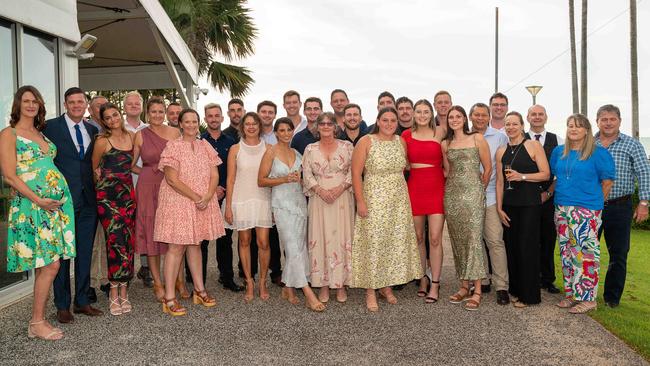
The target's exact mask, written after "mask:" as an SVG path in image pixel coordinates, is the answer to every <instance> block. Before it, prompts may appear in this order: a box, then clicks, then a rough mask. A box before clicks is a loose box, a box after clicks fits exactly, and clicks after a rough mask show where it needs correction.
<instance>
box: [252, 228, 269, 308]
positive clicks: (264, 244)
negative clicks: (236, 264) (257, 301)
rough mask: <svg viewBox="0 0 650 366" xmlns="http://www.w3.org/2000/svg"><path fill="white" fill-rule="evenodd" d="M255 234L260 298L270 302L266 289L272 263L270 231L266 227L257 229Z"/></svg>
mask: <svg viewBox="0 0 650 366" xmlns="http://www.w3.org/2000/svg"><path fill="white" fill-rule="evenodd" d="M255 234H257V235H256V236H257V250H258V253H259V254H258V256H259V259H260V298H261V299H262V300H268V298H269V290H268V289H267V288H266V275H267V273H268V271H269V263H270V262H271V247H270V246H269V229H268V228H264V227H256V228H255Z"/></svg>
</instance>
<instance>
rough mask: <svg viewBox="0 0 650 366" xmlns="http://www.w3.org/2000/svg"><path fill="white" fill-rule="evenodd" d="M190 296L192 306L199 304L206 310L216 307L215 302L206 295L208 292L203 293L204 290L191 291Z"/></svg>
mask: <svg viewBox="0 0 650 366" xmlns="http://www.w3.org/2000/svg"><path fill="white" fill-rule="evenodd" d="M192 295H193V296H192V302H193V303H194V305H198V304H201V305H203V306H205V307H206V308H211V307H213V306H215V305H217V300H216V299H215V298H214V297H212V296H210V295H208V292H207V291H205V289H204V290H203V291H196V290H194V291H192Z"/></svg>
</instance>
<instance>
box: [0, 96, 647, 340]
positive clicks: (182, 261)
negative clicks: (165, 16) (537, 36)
mask: <svg viewBox="0 0 650 366" xmlns="http://www.w3.org/2000/svg"><path fill="white" fill-rule="evenodd" d="M330 97H331V102H330V105H331V107H332V109H333V112H323V103H322V101H321V99H319V98H316V97H310V98H307V99H305V100H304V104H303V102H302V100H301V98H300V95H299V93H297V92H296V91H293V90H291V91H288V92H286V93H285V94H284V96H283V107H284V109H285V110H286V113H287V116H286V117H281V118H277V119H276V116H277V113H278V110H277V106H276V105H275V104H274V103H273V102H271V101H263V102H261V103H259V104H258V106H257V110H256V112H246V110H245V108H244V103H243V101H242V100H240V99H232V100H230V101H229V103H228V105H227V110H226V114H227V115H228V117H229V119H230V126H229V127H228V128H226V129H223V130H222V128H221V125H222V123H223V122H224V111H223V110H222V107H221V106H220V105H218V104H215V103H210V104H208V105H206V106H205V108H204V112H205V113H204V122H205V127H206V129H205V132H204V133H202V134H201V133H200V126H201V119H200V116H199V114H198V113H197V112H196V111H195V110H192V109H189V108H186V109H183V108H181V107H180V106H179V105H178V104H175V103H173V104H171V105H169V106H166V104H165V101H164V100H163V99H161V98H157V97H153V98H151V99H149V100H147V101H146V114H145V115H146V123H145V121H141V120H140V114H141V113H142V110H143V103H144V101H143V100H142V97H141V96H140V95H139V94H138V93H135V92H133V93H129V94H127V96H126V97H125V99H124V101H123V108H124V111H122V110H121V108H120V107H119V106H117V105H114V104H112V103H109V102H108V101H107V100H106V99H105V98H103V97H99V96H97V97H94V98H93V99H92V100H91V101H90V103H88V101H87V99H86V95H85V93H84V92H83V90H81V89H79V88H76V87H75V88H70V89H68V90H67V91H66V93H65V96H64V98H65V107H66V112H65V113H64V114H63V115H61V116H60V117H58V118H55V119H51V120H48V121H45V107H44V101H43V98H42V97H41V95H40V93H39V92H38V90H36V88H34V87H32V86H23V87H21V88H19V89H18V91H17V92H16V94H15V96H14V102H13V106H12V111H11V116H10V123H9V124H10V126H9V127H7V128H6V129H4V130H3V131H2V132H1V133H0V146H1V151H0V167H1V168H2V174H3V175H4V177H5V180H6V181H7V183H8V184H9V185H10V186H11V187H12V188H13V189H14V191H15V196H14V198H13V200H12V201H11V211H10V218H9V232H8V256H7V257H8V270H9V271H11V272H21V271H27V270H31V269H34V270H35V274H36V280H35V284H34V303H33V308H32V309H33V310H32V318H31V320H30V323H29V328H28V335H29V336H30V337H39V338H42V339H47V340H56V339H60V338H62V337H63V331H62V330H61V329H60V328H57V327H54V326H53V325H52V324H50V323H49V322H48V321H47V320H45V306H46V301H47V297H48V294H49V289H50V286H52V284H54V303H55V305H56V307H57V319H58V321H59V322H60V323H69V322H71V321H73V320H74V317H73V315H72V313H71V312H70V306H71V303H72V294H71V290H70V283H69V279H70V261H69V260H70V259H71V258H75V261H74V265H75V294H74V304H72V305H73V312H74V313H81V314H85V315H89V316H97V315H101V314H102V313H103V312H102V311H101V310H99V309H96V308H94V307H93V306H91V303H92V302H93V298H92V297H93V296H92V295H93V294H94V290H93V291H91V290H90V289H91V286H90V277H91V272H94V273H101V272H104V273H105V274H106V278H107V280H108V283H106V284H105V285H106V286H107V292H108V296H109V309H108V311H109V312H110V313H111V314H112V315H115V316H118V315H121V314H125V313H129V312H131V311H133V305H132V303H131V301H130V300H129V297H128V284H129V282H130V281H132V280H133V279H134V277H136V276H137V277H140V278H142V279H143V280H145V281H146V280H147V278H148V275H142V273H147V274H148V273H150V274H151V285H152V287H153V290H154V294H155V297H156V299H157V301H160V302H161V303H162V309H163V311H164V312H165V313H168V314H170V315H172V316H179V315H184V314H186V312H187V309H186V308H185V306H183V305H182V303H181V302H180V301H178V298H177V294H179V295H180V296H181V298H184V299H189V298H190V297H191V298H192V301H193V303H194V304H201V305H203V306H205V307H212V306H215V305H216V299H215V298H214V297H213V296H211V295H210V294H209V293H208V292H207V291H206V288H205V273H206V265H207V256H208V247H209V245H208V243H209V241H211V240H215V239H216V257H217V265H218V269H219V282H220V283H221V284H222V285H223V286H224V288H226V289H230V290H232V291H235V292H238V291H244V300H245V301H246V302H250V301H252V300H253V299H254V298H255V296H256V293H257V295H258V296H259V298H260V299H262V300H266V299H268V298H269V296H270V295H269V291H268V288H267V282H268V281H267V275H268V274H269V273H268V272H269V269H270V272H271V273H270V277H271V280H272V282H273V283H276V284H278V285H280V286H282V287H283V288H282V297H283V298H284V299H286V300H287V301H288V302H289V303H291V304H299V303H300V302H301V301H300V299H299V297H298V295H297V293H296V289H300V290H302V292H303V294H304V297H305V305H306V306H307V307H308V308H309V309H311V310H313V311H323V310H325V307H326V303H327V302H328V301H329V299H330V293H331V290H332V289H334V290H335V299H336V301H338V302H341V303H343V302H345V301H346V300H347V296H348V294H347V288H348V287H353V288H355V287H356V288H363V289H365V290H366V292H365V293H366V307H367V309H368V310H369V311H371V312H376V311H378V309H379V307H378V301H377V294H378V295H379V296H380V297H382V298H384V299H385V300H386V301H387V302H388V303H389V304H395V303H397V298H396V297H395V295H394V293H393V290H394V289H400V288H402V287H403V286H404V284H407V283H410V282H412V281H413V282H415V283H416V285H417V287H418V290H417V293H416V294H417V296H419V297H422V298H423V301H424V303H427V304H433V303H436V302H438V301H439V299H440V291H439V290H440V280H441V272H442V260H443V249H442V233H443V227H444V223H445V221H446V222H447V226H448V231H449V236H450V239H451V248H452V251H453V257H454V263H455V269H456V276H457V279H458V290H457V291H456V292H455V293H454V294H452V295H451V296H449V301H450V302H451V303H455V304H463V305H462V306H463V307H464V308H465V309H466V310H470V311H474V310H477V309H479V308H480V305H481V301H482V298H483V297H482V294H483V293H485V292H488V291H491V287H492V285H494V287H495V289H496V294H497V296H496V297H497V303H499V304H501V305H506V304H509V303H512V304H513V306H515V307H517V308H524V307H527V306H529V305H532V304H537V303H539V302H540V301H541V295H540V290H541V289H546V290H547V291H549V292H551V293H559V292H560V290H559V289H557V288H556V287H555V285H554V284H553V283H554V281H555V274H554V272H555V268H554V260H553V252H554V248H555V243H556V238H557V239H558V240H559V247H560V253H561V258H562V259H561V262H562V272H563V280H564V281H563V283H564V297H563V299H562V300H561V301H560V302H559V303H558V304H557V305H558V306H559V307H562V308H567V309H569V312H571V313H585V312H588V311H590V310H592V309H595V308H596V302H595V300H596V293H597V286H598V283H599V257H600V244H599V237H600V234H601V232H602V231H603V230H604V235H605V239H606V242H607V245H608V249H609V253H610V265H609V268H608V271H607V277H606V279H605V302H606V303H607V304H608V305H609V306H612V307H615V306H617V305H618V303H619V302H620V300H621V295H622V292H623V287H624V283H625V273H626V267H625V265H626V260H627V252H628V250H629V232H630V225H631V222H632V220H633V218H634V219H636V220H637V221H641V220H645V219H646V218H647V216H648V199H649V198H650V165H649V164H648V160H647V157H646V155H645V152H644V150H643V147H642V146H641V145H640V143H639V142H638V141H636V140H634V139H632V138H630V137H629V136H626V135H624V134H622V133H621V132H620V130H619V128H620V124H621V116H620V111H619V109H618V108H617V107H615V106H613V105H605V106H602V107H601V108H600V109H599V110H598V113H597V116H596V121H597V126H598V130H599V132H598V133H596V134H595V135H594V133H593V131H592V127H591V123H590V122H589V120H588V119H587V117H585V116H583V115H580V114H574V115H571V116H570V117H569V118H568V119H567V133H566V136H565V139H562V138H560V137H559V136H557V135H555V134H553V133H551V132H548V131H546V130H545V124H546V120H547V114H546V109H545V108H544V107H543V106H541V105H534V106H532V107H530V108H529V109H528V113H527V116H526V119H527V121H528V122H529V124H530V126H529V128H528V132H526V126H525V122H524V117H523V116H522V114H520V113H518V112H515V111H511V112H508V98H507V96H506V95H504V94H502V93H496V94H494V95H492V97H491V98H490V99H489V104H484V103H476V104H475V105H473V106H472V107H471V108H470V110H469V114H468V113H466V112H465V109H464V108H463V107H461V106H458V105H453V103H452V100H451V95H450V93H448V92H446V91H440V92H438V93H436V94H435V96H434V98H433V104H432V103H430V102H429V101H427V100H426V99H421V100H418V101H416V102H415V103H413V102H412V101H411V100H410V99H409V98H407V97H401V98H398V99H397V100H396V99H395V98H394V96H393V95H392V94H391V93H389V92H383V93H381V94H380V95H379V97H378V103H377V112H378V114H377V118H376V120H375V121H374V123H373V124H371V125H368V124H367V123H366V122H365V121H364V120H363V117H362V113H361V107H359V106H358V105H357V104H354V103H350V101H349V99H348V96H347V93H346V92H345V91H344V90H341V89H335V90H334V91H332V93H331V95H330ZM301 107H302V110H303V112H304V117H303V116H302V115H301V114H300V111H301ZM86 110H88V112H89V113H90V115H91V119H90V120H86V119H84V115H85V113H86ZM123 112H124V115H125V116H126V117H124V115H123ZM166 119H167V123H165V120H166ZM470 122H471V127H470ZM637 183H638V187H639V198H640V202H639V204H638V205H637V207H636V208H633V207H632V198H631V197H632V194H633V193H634V189H635V184H637ZM98 221H99V223H100V224H101V225H100V228H99V229H97V230H96V227H97V222H98ZM235 232H236V240H237V244H238V254H239V259H240V263H239V266H240V275H241V276H242V277H243V278H244V281H245V286H244V287H241V286H239V285H238V284H237V283H236V282H235V280H234V273H235V271H234V269H233V237H234V235H233V233H235ZM98 243H99V244H98ZM102 246H103V248H102ZM98 247H99V248H98ZM102 252H103V253H102ZM135 253H137V254H139V255H140V256H141V259H140V262H141V265H142V268H141V269H140V271H139V272H138V273H137V274H136V271H135V268H134V267H135V266H134V256H135ZM102 254H103V255H104V256H102ZM163 255H164V262H163V264H162V266H161V257H162V256H163ZM282 255H284V268H282V261H281V257H282ZM102 266H103V267H104V268H105V269H103V270H102ZM91 268H92V270H91ZM143 268H145V269H146V270H145V271H146V272H143ZM184 268H185V269H184ZM256 272H257V274H258V276H257V284H256V282H255V275H256ZM186 280H187V281H188V282H191V283H192V284H193V291H192V293H189V291H188V290H187V288H186V286H185V282H186ZM256 287H257V291H255V290H256ZM312 287H314V288H318V290H317V291H314V290H312ZM377 290H378V291H377Z"/></svg>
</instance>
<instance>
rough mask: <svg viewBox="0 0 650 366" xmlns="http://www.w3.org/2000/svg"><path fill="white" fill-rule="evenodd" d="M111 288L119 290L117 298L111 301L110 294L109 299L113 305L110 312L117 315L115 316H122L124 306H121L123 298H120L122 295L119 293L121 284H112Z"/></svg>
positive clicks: (109, 308) (110, 305) (109, 306)
mask: <svg viewBox="0 0 650 366" xmlns="http://www.w3.org/2000/svg"><path fill="white" fill-rule="evenodd" d="M110 286H111V288H112V289H113V288H116V289H117V296H116V297H115V298H113V299H111V297H110V292H109V297H108V299H109V300H110V301H111V303H110V304H109V305H108V310H109V312H110V313H111V315H115V316H117V315H122V312H123V310H122V305H121V304H120V299H121V298H120V293H119V291H120V290H119V288H120V284H119V283H114V282H111V285H110Z"/></svg>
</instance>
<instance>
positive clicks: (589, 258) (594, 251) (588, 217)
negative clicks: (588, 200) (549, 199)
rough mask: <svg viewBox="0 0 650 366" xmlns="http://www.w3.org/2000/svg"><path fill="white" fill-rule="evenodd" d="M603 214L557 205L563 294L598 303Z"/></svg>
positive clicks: (556, 223) (556, 213)
mask: <svg viewBox="0 0 650 366" xmlns="http://www.w3.org/2000/svg"><path fill="white" fill-rule="evenodd" d="M601 213H602V210H597V211H594V210H589V209H586V208H583V207H577V206H555V225H556V227H557V234H558V241H559V243H560V257H561V261H562V276H563V279H564V292H565V294H566V296H567V297H570V298H572V299H575V300H578V301H595V300H596V294H597V293H598V273H599V270H600V243H599V241H598V229H599V228H600V224H601V223H602V221H601Z"/></svg>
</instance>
